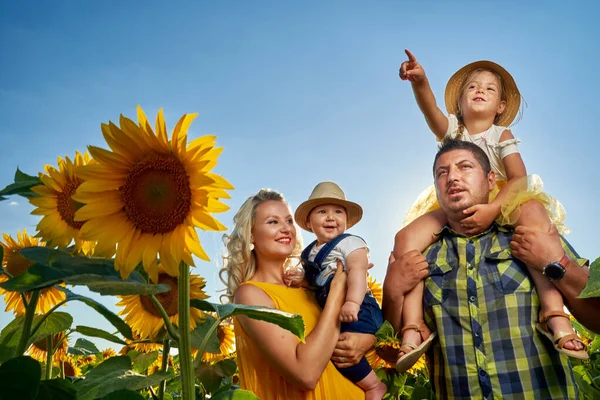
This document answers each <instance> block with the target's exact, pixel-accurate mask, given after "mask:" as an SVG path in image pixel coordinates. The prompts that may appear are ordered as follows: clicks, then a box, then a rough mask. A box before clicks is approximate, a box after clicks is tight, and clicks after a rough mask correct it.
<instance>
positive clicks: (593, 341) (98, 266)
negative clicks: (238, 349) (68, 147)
mask: <svg viewBox="0 0 600 400" xmlns="http://www.w3.org/2000/svg"><path fill="white" fill-rule="evenodd" d="M137 111H138V112H137V122H134V121H133V120H131V119H129V118H126V117H123V116H121V118H120V120H119V125H116V124H114V123H112V122H109V123H108V124H102V125H101V128H102V134H103V137H104V139H105V141H106V143H107V145H108V148H109V149H104V148H100V147H95V146H88V149H87V151H86V152H84V153H80V152H77V153H75V155H74V157H73V158H70V157H59V158H58V159H57V165H56V166H50V165H46V166H45V168H44V171H43V172H40V173H38V175H37V176H35V175H28V174H26V173H24V172H22V171H20V170H19V169H17V171H16V173H15V177H14V182H13V183H10V184H9V185H8V186H6V187H5V188H4V189H2V190H1V191H0V200H6V199H7V198H8V197H9V196H14V195H19V196H23V197H25V198H26V199H27V200H28V201H29V202H30V203H31V205H32V207H33V211H32V214H34V215H37V216H39V217H40V220H39V223H38V224H37V227H36V232H35V233H33V232H32V233H33V234H30V233H28V232H27V231H26V230H25V229H23V230H22V231H20V232H18V233H17V235H16V237H12V236H10V235H7V234H3V236H2V240H0V260H2V270H1V273H0V295H2V296H3V297H4V301H5V303H6V310H5V311H6V312H5V313H4V315H3V318H4V316H9V315H10V316H12V320H11V321H10V322H8V323H7V324H6V325H5V326H4V328H3V329H2V331H1V332H0V400H4V399H7V400H9V399H10V400H16V399H18V400H25V399H31V400H35V399H39V400H42V399H44V400H52V399H61V400H63V399H64V400H77V399H78V400H93V399H105V400H142V399H146V400H150V399H151V400H171V399H182V400H192V399H194V400H195V399H208V398H210V399H256V398H257V397H256V396H254V395H253V394H252V393H250V392H248V391H244V390H241V389H240V388H239V386H238V385H237V383H238V381H237V364H236V353H235V336H234V332H233V326H232V324H231V317H233V316H235V315H240V314H243V315H246V316H248V317H250V318H255V319H260V320H264V321H268V322H272V323H275V324H277V325H279V326H281V327H283V328H285V329H287V330H289V331H291V332H292V333H294V334H295V335H297V336H298V337H299V338H300V339H304V323H303V321H302V318H301V317H300V316H298V315H291V314H287V313H284V312H280V311H275V312H274V311H273V310H267V309H264V308H260V307H250V306H240V305H236V304H218V303H212V302H209V301H208V298H209V296H208V295H207V294H206V293H205V291H204V287H205V285H206V282H205V280H204V278H202V277H201V276H199V275H196V274H194V273H193V271H194V270H193V269H192V267H193V266H194V264H195V261H194V257H193V256H195V258H197V259H199V260H202V261H209V258H208V256H207V254H206V252H205V251H204V249H203V248H202V245H201V243H200V240H199V237H198V234H197V231H196V229H200V230H206V231H225V230H226V229H227V228H226V227H225V226H224V225H223V224H222V223H221V222H219V221H218V220H217V219H216V218H215V217H214V216H213V215H214V214H217V213H220V212H224V211H227V210H228V209H229V207H228V206H227V205H226V204H225V203H224V202H223V200H226V199H228V198H230V194H229V193H228V192H229V191H231V190H233V186H232V185H231V184H230V183H229V182H228V181H227V180H226V179H225V178H223V177H221V176H220V175H218V174H216V173H214V172H212V171H213V169H214V168H215V166H216V165H217V160H218V157H219V155H220V153H221V151H222V148H219V147H216V142H215V140H216V137H215V136H212V135H206V136H202V137H199V138H197V139H194V140H191V141H189V142H188V137H187V133H188V128H189V126H190V124H191V123H192V121H193V120H194V118H195V117H196V115H195V114H186V115H184V116H183V117H181V118H180V119H179V121H178V122H177V123H176V125H175V127H174V129H173V130H172V133H171V135H170V137H169V136H168V134H167V129H166V123H165V120H164V116H163V112H162V110H160V111H159V112H158V115H157V117H156V122H155V125H154V127H152V126H151V124H150V123H149V121H148V119H147V117H146V115H145V114H144V112H143V110H142V109H141V108H139V107H138V110H137ZM599 268H600V260H596V261H595V262H594V263H593V264H592V272H591V276H590V280H589V283H588V285H587V287H586V289H585V290H584V292H583V293H582V296H583V297H596V296H600V271H598V269H599ZM82 286H83V287H86V288H87V289H89V290H90V291H92V292H95V293H98V294H100V295H103V296H114V297H115V301H116V302H117V307H119V308H120V311H119V312H118V313H117V314H115V313H113V312H112V311H111V310H109V309H107V308H106V307H105V306H104V305H102V304H101V303H99V302H97V301H96V300H94V299H92V298H90V297H86V296H83V295H81V294H79V293H78V287H82ZM369 288H370V289H371V291H372V293H373V294H374V296H375V297H376V298H377V299H378V301H379V302H380V304H381V296H382V289H381V286H380V285H379V284H378V283H377V282H375V280H373V279H372V278H371V279H370V280H369ZM72 301H77V302H80V303H83V304H85V305H86V306H88V307H89V308H90V312H93V313H97V314H99V316H101V317H103V318H104V319H105V323H103V325H102V328H99V327H92V326H83V325H78V324H77V322H76V321H74V320H73V317H72V316H71V315H70V314H69V313H68V312H65V311H64V309H65V307H64V306H65V305H66V304H67V303H69V302H72ZM3 321H7V320H4V319H3ZM573 324H574V326H575V327H576V329H577V331H578V333H579V334H580V335H581V336H582V337H583V338H584V339H585V341H586V342H587V343H588V348H589V352H590V360H589V361H578V360H575V361H573V362H574V371H575V374H576V378H577V380H578V383H579V386H580V387H581V388H582V398H584V399H598V398H600V356H599V355H598V349H600V337H597V336H596V335H594V334H593V333H591V332H589V331H587V330H586V329H585V328H583V327H582V326H581V325H580V324H578V323H577V321H573ZM74 334H77V335H79V336H81V337H80V338H79V339H77V340H76V341H75V343H72V340H71V338H72V336H73V335H74ZM98 338H99V339H103V340H106V341H109V342H111V343H113V344H114V348H105V349H98V348H97V347H96V345H95V343H94V342H93V340H94V339H98ZM377 339H378V340H377V343H376V345H375V347H374V349H373V350H372V351H370V352H369V353H368V354H367V358H368V360H369V362H370V363H371V365H372V366H373V368H374V369H375V370H376V371H377V375H378V376H379V378H380V379H381V380H382V381H383V382H384V383H385V384H386V385H387V386H388V393H387V394H386V395H385V397H384V399H433V393H432V390H431V385H430V382H429V377H428V372H427V366H426V363H425V359H424V358H421V359H420V360H419V361H418V362H417V363H416V364H415V365H414V366H413V368H411V369H410V370H409V371H407V372H406V373H402V374H400V373H397V372H396V371H395V368H394V365H395V360H396V357H397V354H398V348H399V346H400V343H399V340H398V338H397V337H396V335H395V334H394V332H393V328H392V327H391V326H390V325H389V324H388V323H385V324H384V325H383V326H382V327H381V329H380V330H379V332H378V333H377Z"/></svg>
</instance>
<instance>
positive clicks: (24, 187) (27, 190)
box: [0, 177, 42, 200]
mask: <svg viewBox="0 0 600 400" xmlns="http://www.w3.org/2000/svg"><path fill="white" fill-rule="evenodd" d="M30 178H31V179H23V180H20V181H18V182H17V181H15V182H14V183H11V184H10V185H8V186H6V187H5V188H4V189H2V190H0V200H6V197H4V196H9V195H13V194H18V195H20V196H23V197H26V198H29V197H37V196H38V194H37V193H34V192H32V191H31V188H32V187H34V186H38V185H41V184H42V181H41V180H40V178H37V177H30Z"/></svg>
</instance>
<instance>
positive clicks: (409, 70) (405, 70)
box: [400, 49, 425, 83]
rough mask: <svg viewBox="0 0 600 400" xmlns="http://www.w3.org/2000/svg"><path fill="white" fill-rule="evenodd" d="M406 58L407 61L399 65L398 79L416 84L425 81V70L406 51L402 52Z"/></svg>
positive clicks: (411, 54)
mask: <svg viewBox="0 0 600 400" xmlns="http://www.w3.org/2000/svg"><path fill="white" fill-rule="evenodd" d="M404 51H405V52H406V55H407V56H408V61H404V62H403V63H402V64H401V65H400V79H402V80H403V81H406V80H408V81H409V82H410V83H418V82H422V81H424V80H425V70H424V69H423V67H421V64H419V63H418V62H417V59H416V58H415V56H414V55H413V53H411V52H410V51H409V50H408V49H406V50H404Z"/></svg>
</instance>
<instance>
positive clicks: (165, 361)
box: [158, 338, 171, 400]
mask: <svg viewBox="0 0 600 400" xmlns="http://www.w3.org/2000/svg"><path fill="white" fill-rule="evenodd" d="M170 351H171V341H170V340H169V338H166V339H165V340H164V341H163V352H162V363H161V365H160V370H161V371H162V372H167V371H168V369H169V353H170ZM166 386H167V380H166V379H165V380H164V381H160V383H159V384H158V399H159V400H163V398H164V397H165V388H166Z"/></svg>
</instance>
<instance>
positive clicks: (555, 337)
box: [535, 310, 589, 360]
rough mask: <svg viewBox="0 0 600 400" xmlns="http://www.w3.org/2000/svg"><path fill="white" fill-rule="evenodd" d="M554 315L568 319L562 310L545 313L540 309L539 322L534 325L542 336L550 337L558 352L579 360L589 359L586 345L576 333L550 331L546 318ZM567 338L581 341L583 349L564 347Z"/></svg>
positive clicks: (567, 315)
mask: <svg viewBox="0 0 600 400" xmlns="http://www.w3.org/2000/svg"><path fill="white" fill-rule="evenodd" d="M554 317H562V318H567V319H569V321H570V318H569V314H567V313H565V312H563V311H560V310H555V311H548V312H547V313H544V312H543V311H540V322H539V324H536V325H535V327H536V328H537V330H538V331H540V333H541V334H543V335H544V336H546V337H547V338H548V339H550V340H551V341H552V344H553V345H554V348H555V349H556V351H558V352H559V353H562V354H565V355H567V356H569V357H573V358H578V359H580V360H587V359H589V355H588V352H587V345H586V344H585V343H583V340H581V338H580V337H579V336H577V334H576V333H570V332H552V331H551V330H550V327H549V326H548V320H549V319H550V318H554ZM569 340H577V341H578V342H579V343H581V344H582V345H583V349H582V350H569V349H565V348H564V345H565V343H566V342H568V341H569Z"/></svg>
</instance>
